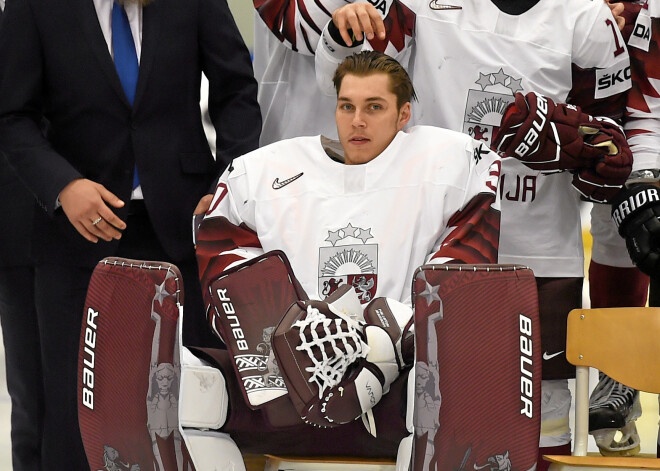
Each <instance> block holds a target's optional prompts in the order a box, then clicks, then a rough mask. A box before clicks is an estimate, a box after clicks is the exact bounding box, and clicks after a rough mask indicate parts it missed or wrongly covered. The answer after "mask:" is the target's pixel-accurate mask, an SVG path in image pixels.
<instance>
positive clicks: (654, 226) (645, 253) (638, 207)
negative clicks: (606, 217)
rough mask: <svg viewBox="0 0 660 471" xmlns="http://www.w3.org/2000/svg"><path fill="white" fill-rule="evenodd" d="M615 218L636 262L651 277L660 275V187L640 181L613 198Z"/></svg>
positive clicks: (613, 214) (631, 256)
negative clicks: (640, 182)
mask: <svg viewBox="0 0 660 471" xmlns="http://www.w3.org/2000/svg"><path fill="white" fill-rule="evenodd" d="M612 219H613V220H614V223H615V224H616V226H617V227H618V228H619V234H621V236H622V237H623V238H624V239H626V247H627V248H628V253H629V254H630V258H631V259H632V261H633V263H634V264H635V265H636V266H637V267H638V268H639V269H640V270H641V271H643V272H644V273H646V274H647V275H651V276H657V275H658V274H660V188H658V187H657V186H655V185H649V184H637V185H633V186H632V187H630V188H626V189H625V190H623V191H621V192H620V193H619V195H617V197H616V198H615V199H614V200H613V201H612Z"/></svg>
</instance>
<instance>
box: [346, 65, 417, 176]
mask: <svg viewBox="0 0 660 471" xmlns="http://www.w3.org/2000/svg"><path fill="white" fill-rule="evenodd" d="M390 80H391V79H390V77H389V75H387V74H386V73H373V74H370V75H366V76H357V75H352V74H347V75H346V76H345V77H344V78H343V80H342V82H341V87H340V89H339V93H338V94H337V109H336V110H335V121H336V122H337V133H338V134H339V141H340V142H341V145H342V147H343V149H344V156H345V160H346V164H348V165H357V164H364V163H367V162H369V161H370V160H373V159H374V158H376V157H377V156H378V155H380V153H381V152H383V151H384V150H385V148H386V147H387V146H388V145H390V142H392V139H394V136H396V133H398V132H399V131H400V130H401V129H403V127H404V126H405V125H406V124H407V123H408V121H409V120H410V103H404V104H403V106H401V108H399V107H398V106H397V97H396V95H395V94H394V92H392V90H391V88H392V87H391V83H390Z"/></svg>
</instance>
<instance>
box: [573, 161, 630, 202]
mask: <svg viewBox="0 0 660 471" xmlns="http://www.w3.org/2000/svg"><path fill="white" fill-rule="evenodd" d="M571 183H572V185H573V188H575V189H576V190H577V191H578V193H580V195H581V196H582V199H583V200H584V201H591V202H592V203H607V202H609V201H610V200H611V199H612V198H614V197H615V196H616V195H617V194H619V192H620V191H621V188H623V183H619V184H613V183H612V181H611V180H610V179H608V178H604V177H601V176H600V175H598V174H597V173H596V171H595V170H594V169H591V168H583V169H580V170H576V171H575V172H573V181H572V182H571Z"/></svg>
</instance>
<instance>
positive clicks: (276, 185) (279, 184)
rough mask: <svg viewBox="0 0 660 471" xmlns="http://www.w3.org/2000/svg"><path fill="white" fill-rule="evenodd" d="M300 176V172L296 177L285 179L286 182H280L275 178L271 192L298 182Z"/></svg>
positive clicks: (301, 174)
mask: <svg viewBox="0 0 660 471" xmlns="http://www.w3.org/2000/svg"><path fill="white" fill-rule="evenodd" d="M302 176H303V172H300V173H299V174H298V175H294V176H293V177H291V178H287V179H286V180H282V181H280V179H279V178H276V179H275V180H273V190H279V189H280V188H284V187H285V186H287V185H288V184H289V183H291V182H294V181H296V180H298V179H299V178H300V177H302Z"/></svg>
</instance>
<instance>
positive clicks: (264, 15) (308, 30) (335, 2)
mask: <svg viewBox="0 0 660 471" xmlns="http://www.w3.org/2000/svg"><path fill="white" fill-rule="evenodd" d="M253 3H254V7H255V9H256V11H257V13H258V15H259V17H260V18H261V20H262V21H263V22H264V23H265V24H266V26H267V27H268V29H269V30H270V31H271V32H272V33H273V34H274V35H275V37H276V38H277V39H279V40H280V41H282V43H284V44H285V45H286V46H288V47H290V48H291V49H292V50H294V51H296V52H299V53H301V54H305V55H310V56H311V55H313V54H314V50H315V49H316V44H317V43H318V41H319V36H320V35H321V31H322V30H323V26H324V25H325V24H326V23H327V22H328V21H329V20H330V18H332V12H333V11H335V10H336V9H337V8H339V7H341V6H342V5H346V3H352V0H253Z"/></svg>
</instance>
